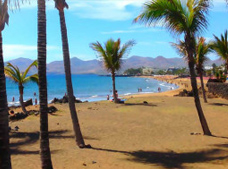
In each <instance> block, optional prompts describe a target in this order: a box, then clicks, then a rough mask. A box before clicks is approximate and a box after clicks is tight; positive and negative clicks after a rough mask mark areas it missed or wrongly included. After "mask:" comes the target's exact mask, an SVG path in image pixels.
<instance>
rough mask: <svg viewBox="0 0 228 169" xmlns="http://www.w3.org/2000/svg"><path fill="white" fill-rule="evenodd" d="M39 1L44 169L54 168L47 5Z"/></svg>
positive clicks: (42, 164)
mask: <svg viewBox="0 0 228 169" xmlns="http://www.w3.org/2000/svg"><path fill="white" fill-rule="evenodd" d="M37 3H38V15H37V16H38V44H37V45H38V46H37V47H38V76H39V100H40V150H41V153H40V154H41V166H42V169H52V168H53V167H52V161H51V152H50V147H49V134H48V102H47V77H46V55H47V49H46V47H47V40H46V6H45V0H37Z"/></svg>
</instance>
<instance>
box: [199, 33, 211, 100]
mask: <svg viewBox="0 0 228 169" xmlns="http://www.w3.org/2000/svg"><path fill="white" fill-rule="evenodd" d="M209 52H211V47H210V45H209V44H207V43H206V42H205V38H203V37H200V38H199V39H198V41H197V44H196V55H195V61H196V71H197V73H198V75H199V77H200V82H201V88H202V91H203V99H204V102H205V103H207V97H206V92H205V88H204V82H203V72H204V69H203V68H204V63H205V62H206V61H207V60H208V58H207V56H206V55H207V54H208V53H209Z"/></svg>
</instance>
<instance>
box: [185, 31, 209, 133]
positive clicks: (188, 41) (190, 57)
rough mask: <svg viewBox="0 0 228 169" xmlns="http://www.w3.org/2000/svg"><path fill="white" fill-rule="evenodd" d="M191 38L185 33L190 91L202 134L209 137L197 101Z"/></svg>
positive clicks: (199, 104)
mask: <svg viewBox="0 0 228 169" xmlns="http://www.w3.org/2000/svg"><path fill="white" fill-rule="evenodd" d="M192 36H193V35H191V34H190V33H187V34H186V35H185V45H186V50H187V55H188V66H189V70H190V76H191V86H192V91H193V95H194V101H195V106H196V109H197V113H198V116H199V120H200V124H201V127H202V129H203V133H204V135H208V136H211V132H210V130H209V127H208V125H207V121H206V118H205V116H204V113H203V109H202V107H201V103H200V99H199V93H198V87H197V81H196V74H195V60H194V58H193V54H194V52H193V51H195V44H194V43H195V42H194V39H195V38H194V37H192Z"/></svg>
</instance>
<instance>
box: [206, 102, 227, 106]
mask: <svg viewBox="0 0 228 169" xmlns="http://www.w3.org/2000/svg"><path fill="white" fill-rule="evenodd" d="M209 105H213V106H228V104H225V103H209Z"/></svg>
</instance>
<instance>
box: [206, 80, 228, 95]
mask: <svg viewBox="0 0 228 169" xmlns="http://www.w3.org/2000/svg"><path fill="white" fill-rule="evenodd" d="M207 87H208V92H209V93H212V94H213V95H218V96H219V97H222V98H224V99H228V83H216V82H208V83H207Z"/></svg>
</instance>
